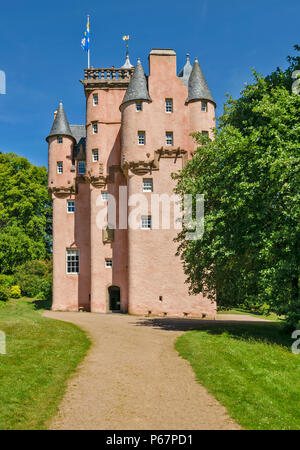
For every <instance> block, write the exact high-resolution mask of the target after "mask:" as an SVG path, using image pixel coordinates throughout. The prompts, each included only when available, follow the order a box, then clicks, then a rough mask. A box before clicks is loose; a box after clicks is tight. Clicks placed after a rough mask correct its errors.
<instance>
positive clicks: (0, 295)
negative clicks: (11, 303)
mask: <svg viewBox="0 0 300 450" xmlns="http://www.w3.org/2000/svg"><path fill="white" fill-rule="evenodd" d="M7 300H8V290H7V288H6V287H5V286H0V301H2V302H6V301H7Z"/></svg>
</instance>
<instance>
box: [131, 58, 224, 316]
mask: <svg viewBox="0 0 300 450" xmlns="http://www.w3.org/2000/svg"><path fill="white" fill-rule="evenodd" d="M160 52H161V51H158V52H157V54H156V52H155V50H154V51H152V52H151V53H150V56H149V66H150V68H149V71H150V76H149V78H148V89H149V95H150V97H151V99H152V102H143V110H142V111H139V112H137V111H136V107H135V102H130V103H128V104H126V105H124V107H123V108H122V160H124V161H126V162H129V163H130V162H132V161H134V162H136V163H137V162H139V161H146V162H147V161H148V162H149V161H151V160H153V159H154V156H155V151H156V150H158V149H160V148H161V147H163V149H166V150H172V149H173V150H176V149H178V148H180V149H182V150H186V151H187V156H188V157H189V158H190V157H191V152H192V151H193V150H194V149H195V147H196V145H195V144H194V143H193V141H192V139H191V137H190V136H189V134H190V133H191V132H193V131H210V128H212V127H214V126H215V123H214V117H215V114H214V105H213V103H209V104H208V110H207V112H202V111H201V102H199V101H197V102H193V103H190V104H186V103H185V101H186V99H187V97H188V91H187V88H186V87H185V86H184V84H183V82H182V81H181V80H180V79H179V78H178V77H177V67H176V55H175V53H174V52H172V51H170V52H168V51H164V52H163V53H164V54H161V53H160ZM168 98H171V99H172V100H173V112H172V113H166V112H165V99H168ZM138 131H145V132H146V144H145V145H143V146H141V145H138V142H137V135H138ZM166 132H173V146H170V147H169V146H166V143H165V139H166ZM158 164H159V170H153V171H152V172H148V173H146V174H144V175H137V174H135V173H134V172H131V171H129V174H128V195H129V197H130V196H131V195H134V194H141V193H143V189H142V180H143V178H152V180H153V194H164V193H167V194H169V195H172V193H173V189H174V187H175V182H174V181H173V180H172V178H171V173H172V172H176V171H178V170H180V169H181V168H182V167H183V159H182V158H177V159H176V158H174V157H173V158H172V157H161V158H160V160H159V163H158ZM146 196H147V197H149V209H148V214H149V215H150V214H151V212H150V196H151V194H146ZM133 210H134V206H129V208H128V214H129V215H130V214H131V212H132V211H133ZM171 211H172V208H171ZM161 213H162V211H161V208H160V217H161ZM146 214H147V212H146V211H145V213H144V215H146ZM152 222H153V217H152ZM171 223H173V215H172V213H171ZM177 233H178V230H176V229H174V227H172V226H171V228H170V229H165V230H164V229H158V230H156V229H151V230H143V229H136V230H133V229H130V228H129V229H128V292H129V295H128V296H129V312H130V313H132V314H148V313H151V314H154V315H156V314H159V315H170V316H181V317H182V316H184V315H187V316H200V317H201V316H205V317H210V318H214V317H215V314H216V304H215V302H211V300H209V299H208V298H207V297H203V296H202V295H197V296H191V295H189V293H188V286H187V284H186V283H185V280H186V276H185V274H184V272H183V268H182V263H181V261H180V259H179V257H177V256H175V253H176V249H177V244H176V243H174V242H173V240H174V238H175V237H176V235H177Z"/></svg>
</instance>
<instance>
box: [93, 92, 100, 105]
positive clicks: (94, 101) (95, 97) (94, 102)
mask: <svg viewBox="0 0 300 450" xmlns="http://www.w3.org/2000/svg"><path fill="white" fill-rule="evenodd" d="M98 104H99V103H98V94H93V106H97V105H98Z"/></svg>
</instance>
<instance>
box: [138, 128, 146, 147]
mask: <svg viewBox="0 0 300 450" xmlns="http://www.w3.org/2000/svg"><path fill="white" fill-rule="evenodd" d="M145 143H146V133H145V131H139V132H138V144H139V145H145Z"/></svg>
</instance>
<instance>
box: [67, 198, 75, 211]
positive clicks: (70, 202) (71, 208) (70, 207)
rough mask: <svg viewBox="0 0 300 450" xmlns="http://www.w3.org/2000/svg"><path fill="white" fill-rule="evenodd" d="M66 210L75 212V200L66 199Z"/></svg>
mask: <svg viewBox="0 0 300 450" xmlns="http://www.w3.org/2000/svg"><path fill="white" fill-rule="evenodd" d="M67 211H68V213H74V212H75V200H68V201H67Z"/></svg>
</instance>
